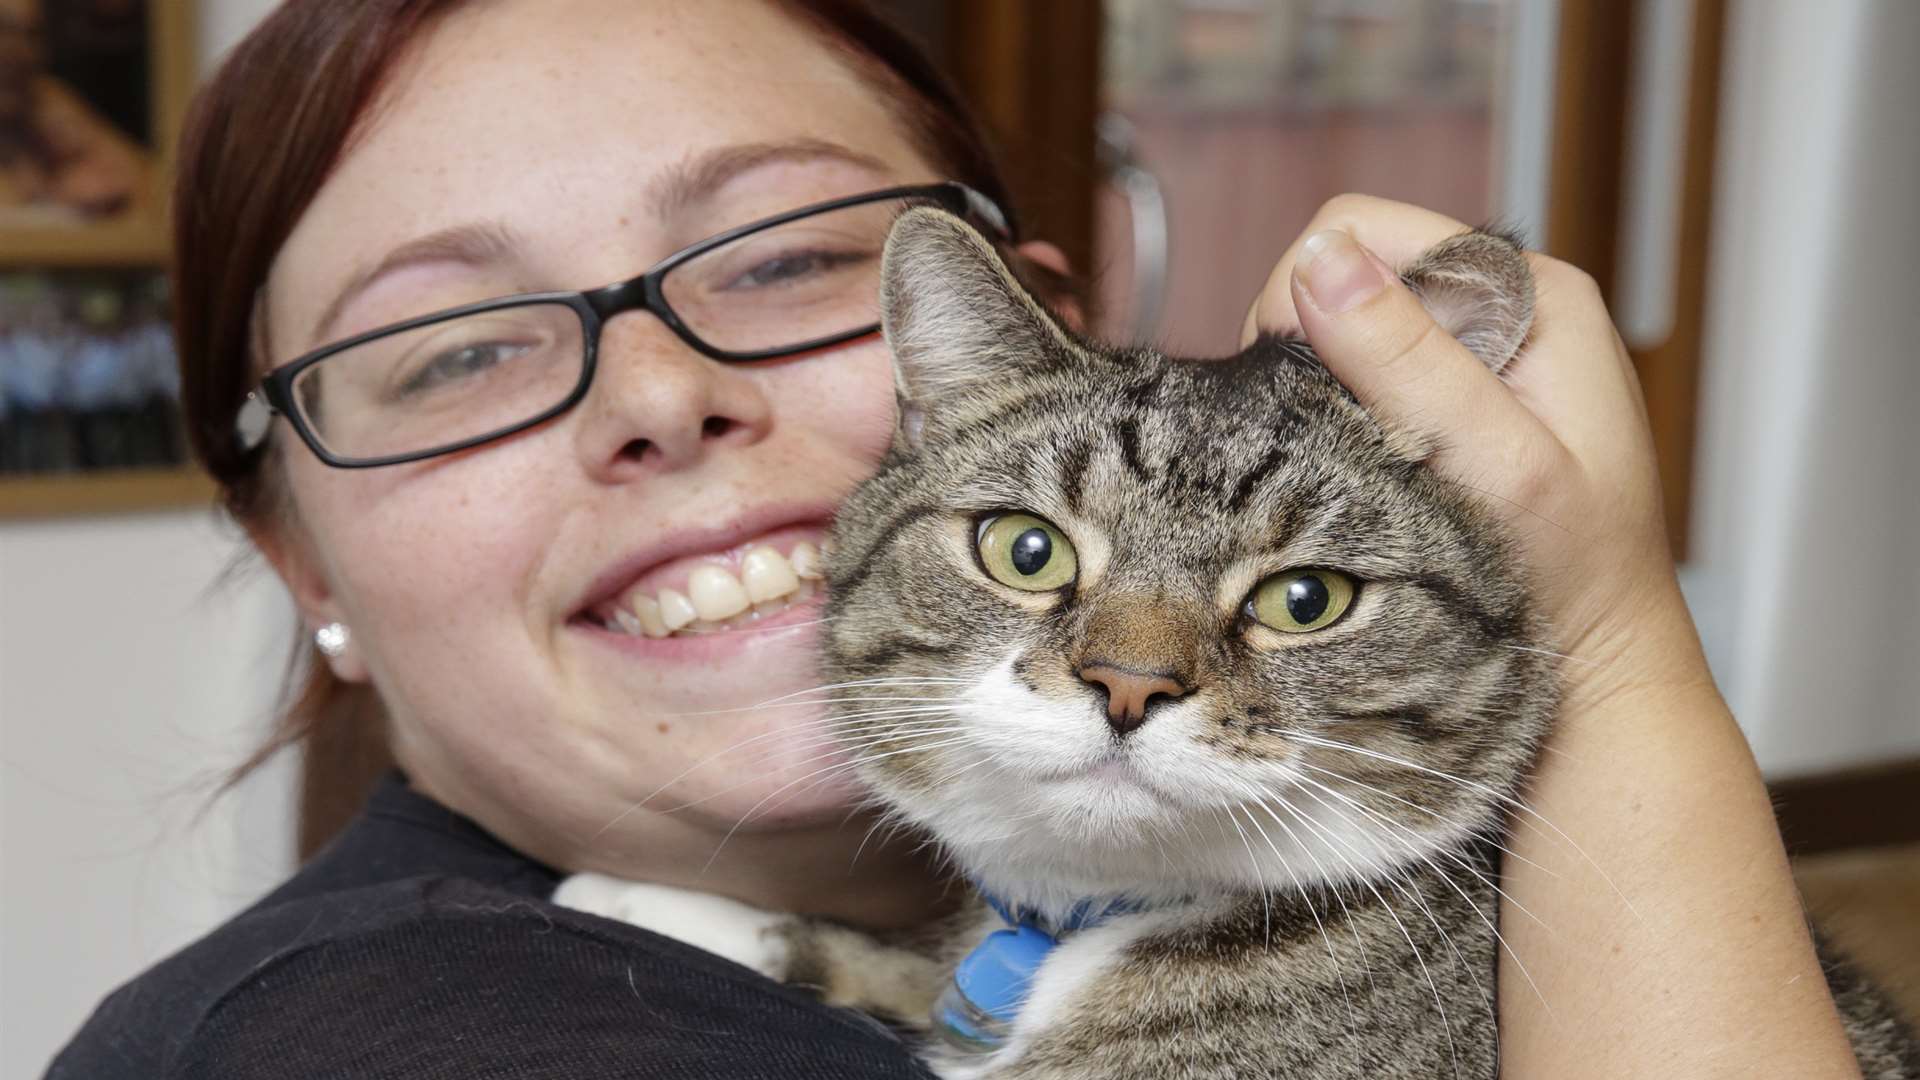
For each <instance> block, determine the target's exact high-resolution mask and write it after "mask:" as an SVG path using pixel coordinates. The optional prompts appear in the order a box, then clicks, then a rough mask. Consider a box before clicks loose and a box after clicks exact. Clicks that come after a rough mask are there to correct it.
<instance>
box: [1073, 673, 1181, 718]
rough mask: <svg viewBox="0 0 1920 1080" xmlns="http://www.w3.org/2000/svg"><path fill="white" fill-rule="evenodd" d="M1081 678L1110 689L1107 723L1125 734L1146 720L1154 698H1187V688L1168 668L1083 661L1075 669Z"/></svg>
mask: <svg viewBox="0 0 1920 1080" xmlns="http://www.w3.org/2000/svg"><path fill="white" fill-rule="evenodd" d="M1074 674H1076V675H1078V676H1080V679H1081V681H1083V682H1086V683H1090V684H1092V685H1094V686H1098V687H1100V688H1101V689H1103V690H1105V691H1106V692H1107V726H1108V727H1110V728H1112V729H1113V730H1114V733H1115V734H1117V735H1125V734H1126V733H1127V732H1129V731H1132V730H1133V729H1134V728H1137V727H1139V726H1140V725H1141V724H1144V723H1146V722H1147V706H1148V705H1149V704H1151V703H1152V701H1153V699H1154V698H1160V697H1164V698H1177V697H1184V696H1185V695H1186V693H1187V688H1186V687H1185V686H1184V685H1182V684H1181V682H1180V680H1179V679H1176V678H1174V677H1173V673H1172V672H1169V671H1130V670H1128V669H1126V668H1118V667H1114V666H1112V665H1111V664H1082V665H1081V666H1080V667H1079V668H1078V669H1076V670H1075V671H1074Z"/></svg>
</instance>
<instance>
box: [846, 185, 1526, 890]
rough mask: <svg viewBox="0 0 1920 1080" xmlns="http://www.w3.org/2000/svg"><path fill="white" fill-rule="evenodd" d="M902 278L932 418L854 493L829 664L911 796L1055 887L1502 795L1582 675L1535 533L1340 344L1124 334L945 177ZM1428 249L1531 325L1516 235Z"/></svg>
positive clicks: (908, 411)
mask: <svg viewBox="0 0 1920 1080" xmlns="http://www.w3.org/2000/svg"><path fill="white" fill-rule="evenodd" d="M883 279H884V293H883V299H882V307H883V313H884V317H885V329H886V335H887V339H888V342H889V343H890V345H891V346H892V349H893V353H894V356H895V370H896V374H897V388H898V392H899V398H900V416H901V419H900V426H899V430H898V432H897V434H896V437H895V441H894V446H893V448H892V450H891V452H890V453H889V455H888V456H887V458H886V460H885V462H884V463H883V465H882V468H881V470H880V472H879V474H878V475H876V476H875V477H874V478H873V479H872V480H871V481H869V482H868V483H866V484H865V485H863V486H862V487H861V488H860V489H859V490H858V491H857V492H856V493H855V494H854V495H853V497H852V498H851V499H850V500H849V501H848V502H847V503H846V505H845V506H844V508H843V509H842V510H841V513H840V516H839V519H838V523H837V525H836V527H835V545H836V550H835V553H834V555H833V557H832V561H831V566H830V568H829V578H830V582H831V599H830V602H829V607H828V612H827V614H828V622H827V635H826V673H827V675H828V676H829V680H828V681H829V682H831V683H834V684H837V685H838V686H839V689H837V690H836V691H835V694H836V697H837V698H838V699H839V700H840V701H841V702H843V704H841V705H840V706H839V708H838V709H837V712H836V716H835V718H834V721H833V722H834V723H835V724H836V726H837V730H838V731H839V733H840V736H841V739H842V741H843V743H844V744H845V746H847V747H848V748H850V749H851V751H852V752H853V753H854V754H855V755H856V756H857V757H859V758H860V759H861V765H860V766H859V768H860V769H861V771H862V773H863V776H864V777H865V779H866V780H867V782H868V783H869V784H870V786H871V787H872V788H873V790H874V791H875V792H876V793H877V794H878V797H879V798H880V799H882V800H883V801H884V802H885V803H886V804H887V806H888V807H889V808H890V809H891V810H892V811H894V812H895V813H896V814H898V815H899V816H900V817H901V818H904V819H906V820H908V821H911V822H913V823H914V824H916V825H919V826H922V827H924V828H927V829H929V830H931V831H932V832H933V833H934V834H935V835H936V836H938V837H939V838H940V839H941V840H942V841H943V843H944V844H945V845H946V847H947V848H948V850H950V851H951V852H952V853H953V854H954V855H955V856H956V857H957V858H958V860H959V861H960V863H961V864H962V865H963V866H964V868H965V869H966V870H967V871H968V872H970V873H972V874H974V875H976V876H978V877H981V878H983V879H985V880H986V881H988V883H989V884H991V885H992V886H993V887H994V888H996V889H999V890H1004V891H1007V892H1010V893H1013V894H1015V895H1018V896H1020V897H1021V898H1022V899H1023V900H1024V901H1025V902H1030V903H1036V904H1042V905H1048V904H1056V903H1065V902H1071V900H1072V899H1074V898H1075V897H1078V896H1084V895H1090V894H1098V893H1110V892H1132V893H1135V894H1139V895H1143V896H1148V897H1152V896H1156V895H1173V894H1185V893H1188V892H1191V891H1192V890H1193V889H1195V888H1202V889H1206V888H1215V887H1217V888H1228V889H1230V888H1246V887H1253V886H1255V885H1256V884H1257V885H1264V886H1267V887H1276V888H1277V887H1286V886H1287V885H1288V884H1289V883H1290V882H1293V881H1304V880H1307V879H1323V880H1325V879H1332V880H1342V879H1352V878H1355V877H1359V876H1366V877H1376V876H1378V875H1379V874H1381V873H1382V872H1383V871H1384V870H1385V869H1386V868H1389V867H1396V866H1400V865H1403V864H1408V863H1411V862H1415V861H1417V860H1418V859H1420V858H1423V857H1431V855H1432V853H1433V851H1434V849H1436V848H1437V847H1440V846H1443V845H1450V844H1452V843H1453V842H1455V841H1457V840H1458V839H1459V838H1461V837H1462V836H1463V835H1464V834H1466V833H1467V832H1469V831H1473V830H1480V829H1485V828H1487V827H1488V826H1489V825H1491V824H1492V823H1493V822H1494V821H1496V819H1497V817H1498V815H1499V814H1500V813H1501V812H1502V809H1503V807H1502V802H1503V800H1505V799H1506V798H1507V797H1508V795H1509V793H1510V792H1512V791H1513V789H1514V786H1515V784H1516V783H1517V782H1518V779H1519V777H1520V776H1521V774H1522V773H1523V771H1524V770H1525V769H1526V767H1527V766H1528V765H1529V764H1530V763H1531V761H1532V758H1533V756H1534V753H1535V748H1536V746H1537V744H1538V741H1539V739H1540V737H1541V736H1542V734H1543V732H1544V728H1545V725H1546V721H1547V718H1548V716H1549V715H1550V713H1551V710H1552V708H1553V699H1554V674H1553V669H1552V667H1551V665H1550V664H1549V662H1548V661H1547V660H1546V659H1545V657H1544V656H1543V654H1542V653H1541V652H1540V651H1537V650H1538V649H1539V648H1540V647H1541V645H1542V642H1541V641H1540V640H1539V638H1538V637H1537V634H1536V625H1535V619H1534V616H1533V615H1532V614H1531V609H1530V606H1529V600H1528V594H1527V591H1526V588H1525V583H1524V580H1523V577H1522V574H1521V571H1520V568H1519V567H1518V566H1517V564H1516V562H1515V558H1514V556H1513V554H1512V552H1511V551H1510V550H1509V548H1508V546H1507V544H1506V543H1505V541H1504V540H1503V539H1502V536H1501V533H1500V531H1499V529H1498V528H1496V527H1495V525H1494V524H1493V523H1492V522H1491V521H1490V519H1489V518H1488V517H1487V516H1486V515H1485V514H1483V513H1482V512H1480V511H1479V510H1478V509H1477V508H1476V507H1475V506H1474V505H1473V503H1472V502H1471V501H1470V500H1469V498H1468V497H1467V494H1466V493H1465V492H1463V491H1461V490H1460V489H1459V488H1458V487H1457V486H1455V485H1454V484H1452V483H1449V482H1446V481H1443V480H1442V479H1440V478H1439V477H1437V476H1436V475H1435V474H1433V473H1432V472H1431V471H1430V470H1429V469H1428V468H1427V467H1426V465H1425V464H1424V463H1423V461H1422V460H1421V458H1422V455H1423V453H1424V451H1423V450H1422V449H1421V448H1419V447H1417V446H1415V445H1414V444H1413V443H1412V442H1411V441H1410V440H1408V439H1406V438H1403V437H1402V436H1401V435H1400V434H1398V433H1395V432H1390V431H1388V430H1386V429H1384V428H1383V427H1382V426H1381V425H1380V424H1379V423H1377V422H1376V421H1375V420H1374V419H1373V418H1372V417H1371V416H1369V415H1368V414H1367V413H1366V412H1365V411H1363V410H1362V409H1361V408H1360V407H1359V405H1358V404H1357V403H1356V402H1355V401H1354V399H1353V397H1352V396H1351V395H1350V394H1349V393H1348V392H1347V391H1346V390H1345V389H1344V388H1343V387H1342V386H1341V385H1340V384H1339V382H1338V381H1336V380H1335V379H1334V378H1333V377H1332V376H1331V375H1330V374H1329V373H1328V372H1327V370H1326V369H1325V368H1324V367H1323V366H1321V364H1320V363H1319V361H1318V360H1316V359H1315V358H1314V356H1313V354H1312V352H1311V350H1309V349H1308V348H1307V347H1306V346H1305V345H1304V344H1302V343H1299V342H1288V341H1279V340H1268V341H1265V342H1262V343H1261V344H1259V345H1256V346H1255V347H1253V348H1251V349H1249V350H1247V351H1246V352H1244V353H1242V354H1241V355H1239V356H1236V357H1232V358H1229V359H1224V360H1209V361H1196V360H1177V359H1170V358H1167V357H1165V356H1162V355H1161V354H1159V353H1156V352H1153V351H1150V350H1146V349H1112V348H1105V347H1101V346H1098V345H1094V344H1092V343H1089V342H1087V341H1085V340H1082V339H1081V338H1079V337H1077V336H1076V335H1075V334H1073V333H1072V332H1070V331H1069V330H1067V329H1066V328H1065V327H1063V326H1062V325H1061V324H1060V323H1059V322H1058V321H1057V320H1056V319H1055V318H1053V317H1052V316H1050V315H1049V314H1048V313H1047V312H1046V311H1044V310H1043V309H1042V308H1041V307H1040V306H1039V305H1038V304H1036V303H1035V302H1034V301H1033V299H1032V298H1031V297H1030V296H1029V295H1028V294H1027V293H1026V292H1025V290H1023V289H1022V288H1021V287H1020V286H1019V284H1018V283H1017V282H1016V281H1015V279H1014V278H1013V277H1012V276H1011V275H1010V274H1009V273H1008V271H1007V270H1006V268H1005V266H1004V265H1003V264H1002V263H1001V262H1000V260H999V259H998V258H997V257H996V256H995V255H994V253H993V251H992V249H991V248H990V247H988V246H987V244H986V243H985V242H983V241H982V240H981V239H980V237H979V236H978V234H976V233H974V232H973V231H972V230H971V229H969V228H968V227H967V226H965V225H964V224H962V223H961V222H960V221H958V220H957V219H955V218H953V217H950V216H948V215H945V214H942V213H940V212H938V211H933V210H916V211H913V212H911V213H909V214H907V215H905V216H904V217H903V218H902V219H901V221H900V222H899V223H898V225H897V226H896V227H895V230H894V233H893V235H892V237H891V239H890V240H889V242H888V245H887V252H886V259H885V268H884V271H883ZM1408 280H1409V282H1410V283H1411V284H1414V285H1415V286H1416V287H1417V288H1419V289H1420V291H1421V292H1422V295H1423V297H1425V299H1426V301H1427V303H1428V306H1429V308H1430V310H1433V311H1434V312H1435V313H1436V314H1437V315H1439V316H1440V317H1441V321H1442V323H1443V325H1446V326H1447V327H1448V328H1449V329H1450V330H1452V331H1453V332H1454V333H1455V335H1456V336H1458V337H1461V338H1462V340H1463V341H1464V342H1466V343H1467V344H1468V345H1469V347H1471V348H1473V349H1475V350H1476V352H1477V353H1478V354H1479V355H1481V356H1482V357H1483V358H1484V359H1486V360H1488V362H1489V363H1490V364H1492V365H1493V366H1494V367H1496V368H1498V367H1499V366H1501V365H1502V364H1504V363H1505V362H1506V360H1507V359H1508V358H1510V357H1511V356H1512V355H1513V353H1514V352H1515V351H1516V350H1517V349H1518V347H1519V345H1520V342H1521V339H1522V338H1523V337H1524V335H1525V333H1526V330H1527V323H1528V319H1529V317H1530V311H1531V304H1532V285H1531V277H1530V275H1529V274H1528V273H1527V270H1526V264H1525V262H1524V259H1523V257H1522V256H1521V255H1520V253H1519V252H1518V251H1517V249H1515V248H1514V247H1513V246H1512V245H1511V244H1510V243H1508V242H1506V241H1505V240H1502V239H1499V238H1496V237H1492V236H1489V235H1487V234H1481V233H1476V234H1469V235H1468V236H1465V237H1461V238H1458V239H1456V240H1454V241H1449V242H1448V243H1447V244H1445V245H1442V246H1441V247H1440V248H1437V249H1435V251H1433V252H1431V253H1429V255H1428V256H1426V257H1424V258H1423V259H1422V260H1421V261H1420V262H1419V263H1418V264H1416V267H1415V268H1413V269H1412V270H1410V271H1409V273H1408Z"/></svg>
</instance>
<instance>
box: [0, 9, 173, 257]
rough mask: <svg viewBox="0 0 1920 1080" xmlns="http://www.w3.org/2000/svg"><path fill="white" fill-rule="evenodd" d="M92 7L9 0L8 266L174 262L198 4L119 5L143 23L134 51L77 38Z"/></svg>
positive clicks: (1, 200)
mask: <svg viewBox="0 0 1920 1080" xmlns="http://www.w3.org/2000/svg"><path fill="white" fill-rule="evenodd" d="M89 2H99V0H0V54H3V55H0V61H4V62H0V70H5V71H8V72H11V74H10V75H8V76H4V77H0V267H32V268H40V267H53V266H106V265H117V266H138V265H155V266H157V265H162V264H164V263H165V262H166V259H167V250H168V237H167V224H166V203H167V198H166V195H167V190H168V181H169V179H170V178H171V177H172V175H173V166H174V149H175V146H176V144H177V142H178V137H179V131H180V121H181V118H182V117H183V116H184V114H185V112H186V106H187V101H188V99H189V98H190V97H191V96H192V93H193V82H194V67H195V65H194V42H193V18H192V16H193V12H192V10H191V4H190V2H189V0H116V2H115V3H114V4H113V5H112V6H113V7H115V8H117V9H121V10H124V11H132V12H134V13H135V14H136V15H140V14H143V15H144V23H145V34H144V39H145V40H144V41H142V42H136V43H132V44H134V45H137V48H138V51H137V52H136V53H132V54H129V53H128V52H127V50H128V47H129V44H130V43H129V42H127V41H126V40H125V36H126V35H125V30H124V29H122V30H121V31H120V32H119V33H116V34H105V33H94V34H91V35H89V34H87V33H86V32H85V28H84V27H82V28H81V29H79V30H73V29H69V28H71V27H73V26H74V25H75V24H76V22H77V20H76V19H75V14H76V13H77V12H80V11H82V10H84V9H85V7H86V5H87V4H88V3H89ZM74 39H77V40H74ZM89 50H90V51H89ZM61 64H65V65H66V67H67V70H68V71H71V72H73V73H75V77H74V78H72V79H63V78H61V77H60V74H59V72H60V65H61ZM142 74H144V76H145V77H144V79H142V78H139V77H138V76H140V75H142Z"/></svg>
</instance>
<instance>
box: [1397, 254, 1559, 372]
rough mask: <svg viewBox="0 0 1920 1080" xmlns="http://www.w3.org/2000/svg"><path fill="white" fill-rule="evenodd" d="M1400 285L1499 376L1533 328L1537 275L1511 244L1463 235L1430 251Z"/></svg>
mask: <svg viewBox="0 0 1920 1080" xmlns="http://www.w3.org/2000/svg"><path fill="white" fill-rule="evenodd" d="M1400 280H1402V281H1404V282H1406V283H1407V288H1409V289H1411V290H1413V294H1414V295H1415V296H1418V297H1419V298H1420V303H1421V304H1422V305H1424V306H1425V307H1426V309H1427V312H1428V314H1431V315H1432V316H1433V321H1434V322H1436V323H1439V324H1440V327H1441V329H1443V330H1445V331H1446V332H1447V333H1449V334H1452V335H1453V336H1454V338H1455V339H1456V340H1458V341H1459V342H1460V344H1462V345H1465V346H1466V347H1467V351H1468V352H1471V353H1472V354H1473V355H1475V356H1477V357H1479V358H1480V360H1481V362H1482V363H1484V364H1486V365H1487V366H1488V367H1489V368H1492V369H1493V371H1494V372H1495V373H1496V374H1497V373H1498V372H1499V371H1500V370H1501V369H1502V368H1504V367H1506V366H1507V363H1508V362H1509V361H1511V360H1512V359H1513V358H1514V356H1515V355H1517V354H1518V353H1519V352H1520V347H1521V346H1522V345H1524V344H1526V340H1527V332H1528V331H1529V330H1531V329H1532V328H1533V271H1532V270H1531V269H1530V268H1528V266H1527V257H1526V256H1525V255H1524V254H1523V253H1522V252H1521V250H1520V246H1519V245H1518V243H1516V242H1515V241H1514V240H1513V239H1511V238H1509V237H1506V236H1502V235H1500V234H1499V233H1495V232H1470V233H1462V234H1461V235H1459V236H1456V237H1453V238H1452V239H1450V240H1445V241H1442V242H1441V243H1439V244H1437V245H1435V246H1434V247H1432V248H1429V249H1428V250H1427V252H1426V253H1425V254H1423V255H1421V256H1420V258H1419V259H1417V260H1415V261H1414V263H1413V265H1412V266H1409V267H1407V268H1406V269H1405V270H1402V271H1401V272H1400Z"/></svg>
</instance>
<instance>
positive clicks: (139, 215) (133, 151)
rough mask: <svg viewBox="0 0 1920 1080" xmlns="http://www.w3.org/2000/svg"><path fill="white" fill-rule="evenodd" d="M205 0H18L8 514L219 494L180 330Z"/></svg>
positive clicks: (6, 267)
mask: <svg viewBox="0 0 1920 1080" xmlns="http://www.w3.org/2000/svg"><path fill="white" fill-rule="evenodd" d="M192 14H193V12H192V4H191V0H0V518H18V517H45V516H53V515H65V514H73V513H86V512H123V511H129V510H147V509H160V508H167V507H177V506H182V505H192V504H196V503H197V504H201V505H205V504H207V503H208V502H210V497H211V495H212V492H213V485H212V483H211V482H210V481H209V480H208V479H207V478H206V477H205V476H204V475H202V474H201V473H200V472H199V471H197V470H196V469H194V468H193V467H192V466H191V465H190V464H189V463H188V461H187V455H186V447H185V439H184V437H183V428H182V426H181V418H180V407H179V388H178V375H177V374H176V369H175V365H174V360H173V345H172V340H171V335H170V334H169V333H168V330H167V319H168V297H167V289H166V277H165V273H164V270H163V268H164V266H165V263H166V261H167V254H168V244H169V237H168V232H167V225H166V220H167V219H166V203H167V190H168V185H169V183H170V181H171V178H172V175H173V163H174V146H175V142H176V139H177V138H178V134H179V127H180V119H181V115H182V114H183V113H184V111H185V108H186V103H187V99H188V97H189V96H190V95H191V93H192V90H193V80H194V53H193V21H192Z"/></svg>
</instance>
